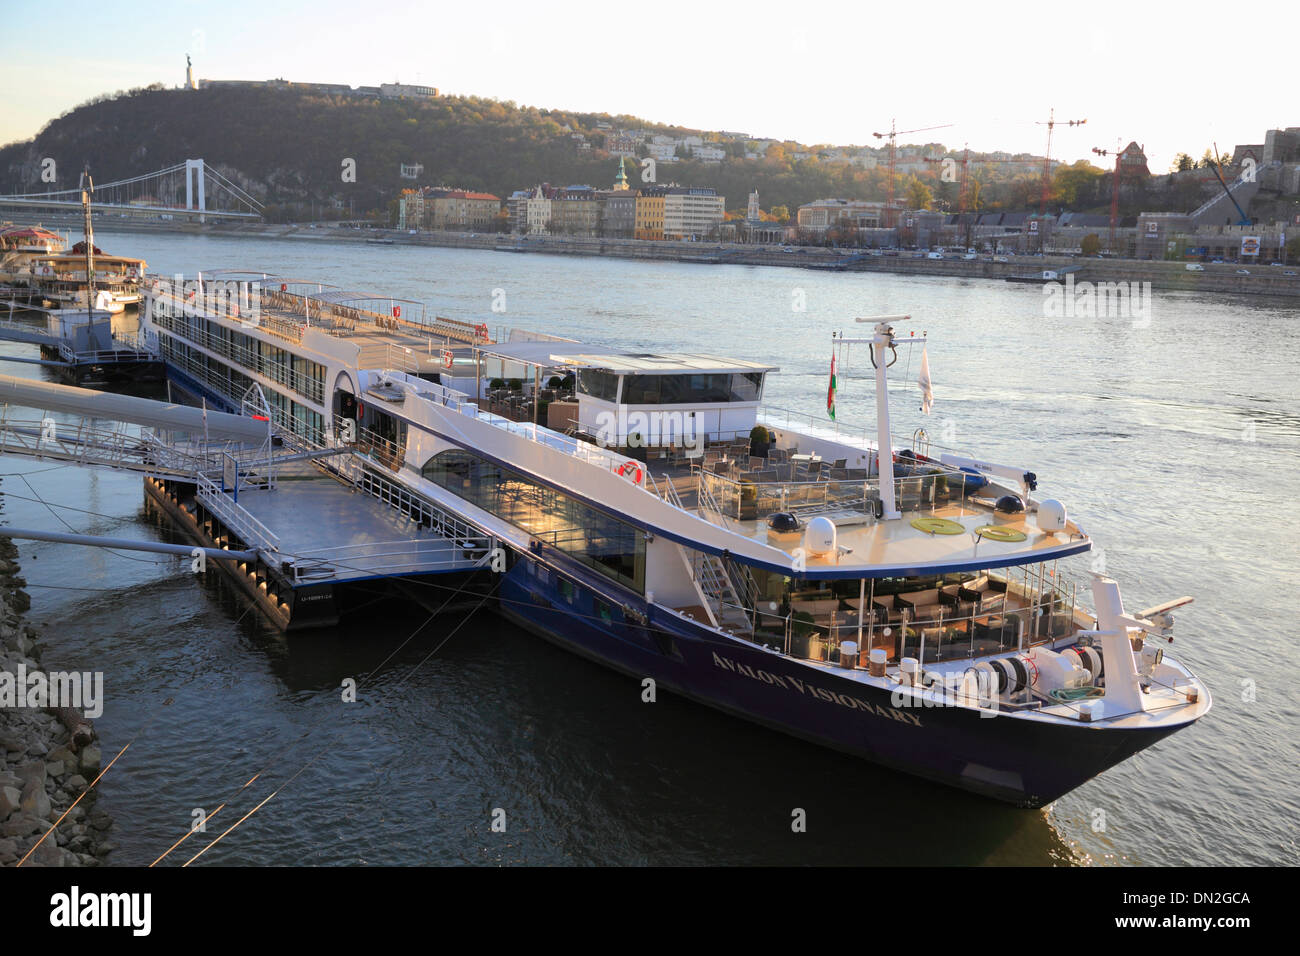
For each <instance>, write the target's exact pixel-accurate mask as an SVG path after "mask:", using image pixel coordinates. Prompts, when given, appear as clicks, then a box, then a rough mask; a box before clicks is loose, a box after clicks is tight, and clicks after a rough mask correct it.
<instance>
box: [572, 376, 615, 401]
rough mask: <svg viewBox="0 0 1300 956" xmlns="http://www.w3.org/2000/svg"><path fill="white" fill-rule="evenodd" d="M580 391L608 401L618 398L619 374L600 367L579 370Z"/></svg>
mask: <svg viewBox="0 0 1300 956" xmlns="http://www.w3.org/2000/svg"><path fill="white" fill-rule="evenodd" d="M578 391H580V392H581V393H582V394H584V395H590V396H591V397H592V398H599V399H603V400H604V401H607V402H613V401H617V399H618V376H617V375H615V374H614V373H613V372H602V371H601V370H599V369H579V370H578Z"/></svg>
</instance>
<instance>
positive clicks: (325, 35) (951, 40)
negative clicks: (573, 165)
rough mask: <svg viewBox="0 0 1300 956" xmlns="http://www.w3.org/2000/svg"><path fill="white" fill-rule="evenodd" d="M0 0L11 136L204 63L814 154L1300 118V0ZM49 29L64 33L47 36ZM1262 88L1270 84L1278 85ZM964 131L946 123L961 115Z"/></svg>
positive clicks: (991, 144)
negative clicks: (891, 143) (53, 3)
mask: <svg viewBox="0 0 1300 956" xmlns="http://www.w3.org/2000/svg"><path fill="white" fill-rule="evenodd" d="M57 6H58V21H59V23H60V26H59V28H58V29H57V30H56V31H51V30H50V29H49V26H50V19H49V18H50V9H51V8H50V7H49V5H48V4H40V3H33V2H31V0H0V91H3V99H2V100H0V103H2V104H3V105H0V144H2V143H8V142H13V141H15V140H25V139H29V138H31V137H32V136H33V135H35V133H36V132H37V131H38V130H39V129H40V128H41V127H42V126H43V125H44V124H45V123H47V122H48V121H49V120H51V119H53V118H55V117H57V116H58V115H59V114H61V113H63V112H65V111H67V110H69V109H71V108H72V107H74V106H76V105H77V104H79V103H82V102H84V101H86V100H88V99H90V98H91V97H94V96H98V95H101V94H104V93H112V92H114V91H116V90H125V89H129V88H131V87H137V86H145V85H148V84H149V83H154V82H160V83H163V84H166V85H169V86H176V85H180V84H181V83H182V82H183V80H184V77H185V56H186V54H187V53H188V54H189V55H190V56H191V57H192V58H193V60H194V75H195V77H196V78H208V79H270V78H273V77H283V78H285V79H288V80H299V81H308V82H331V83H346V84H348V85H350V86H361V85H367V86H373V85H377V84H379V83H381V82H390V81H400V82H403V83H421V84H425V85H428V86H435V87H437V88H438V89H439V90H440V91H441V92H443V93H447V94H467V95H477V96H485V97H493V98H496V99H500V100H513V101H515V102H516V103H518V104H520V105H531V106H538V107H546V108H552V109H567V110H574V111H581V112H609V113H627V114H632V115H635V116H639V117H642V118H644V119H647V120H651V121H654V122H662V123H670V124H674V125H680V126H687V127H692V128H696V129H705V130H714V129H725V130H733V131H742V132H746V133H749V134H751V135H753V136H755V137H758V138H768V139H779V140H787V139H792V140H797V141H799V142H801V143H804V144H806V145H818V144H832V145H851V144H857V145H878V144H879V143H880V142H881V141H880V140H877V139H875V138H874V137H873V136H872V134H873V133H875V132H887V131H888V129H889V126H890V122H891V120H896V121H897V129H899V130H900V131H901V130H913V129H921V128H923V127H933V126H949V128H945V129H938V130H933V131H930V132H925V133H918V134H915V135H910V136H909V135H900V137H899V142H900V143H903V142H918V143H923V142H936V141H937V142H943V143H945V144H946V145H947V146H948V147H949V148H952V149H961V148H962V147H963V146H969V147H970V148H971V149H972V150H980V151H987V150H996V149H1002V150H1007V151H1010V152H1031V153H1035V154H1038V155H1041V154H1042V152H1043V150H1044V147H1045V146H1046V138H1047V129H1046V126H1045V125H1043V123H1044V121H1046V120H1047V118H1048V116H1049V114H1050V112H1051V111H1052V110H1053V109H1055V115H1056V118H1057V119H1058V121H1059V120H1070V119H1086V120H1087V124H1086V125H1085V126H1081V127H1074V128H1071V127H1066V126H1061V125H1058V126H1057V127H1056V131H1055V134H1054V137H1053V146H1052V156H1053V157H1054V158H1058V159H1062V160H1064V161H1066V162H1073V161H1074V160H1077V159H1081V158H1088V159H1092V160H1094V161H1096V162H1097V164H1098V165H1106V166H1109V164H1110V160H1108V159H1102V158H1100V157H1095V156H1093V155H1092V154H1091V149H1092V148H1093V147H1098V148H1104V149H1113V148H1114V147H1115V145H1116V143H1118V142H1121V141H1122V142H1123V143H1124V144H1127V143H1128V142H1129V141H1130V140H1136V141H1137V142H1138V143H1140V144H1142V145H1144V146H1145V148H1146V152H1147V156H1148V161H1149V167H1150V169H1151V170H1152V171H1153V172H1163V171H1165V170H1167V169H1168V168H1169V166H1170V165H1171V164H1172V162H1173V160H1174V157H1175V155H1176V154H1177V153H1179V152H1187V153H1190V154H1192V155H1193V156H1195V157H1200V156H1201V154H1202V153H1204V152H1205V150H1207V149H1209V148H1210V147H1211V145H1212V144H1213V143H1216V142H1217V144H1218V146H1219V149H1220V151H1221V152H1227V151H1229V150H1231V148H1232V146H1233V145H1235V144H1237V143H1259V142H1262V141H1263V136H1264V131H1265V130H1267V129H1274V128H1281V127H1286V126H1288V125H1289V126H1298V125H1300V106H1297V104H1296V102H1295V97H1294V95H1292V96H1290V97H1288V96H1286V95H1285V94H1284V93H1283V92H1282V91H1284V90H1287V89H1288V88H1290V89H1293V88H1294V86H1293V79H1292V72H1293V69H1294V62H1295V39H1294V38H1295V37H1296V36H1297V35H1300V12H1297V10H1300V7H1297V6H1296V5H1294V4H1293V3H1292V4H1288V3H1285V2H1279V3H1276V4H1273V3H1264V4H1259V3H1255V4H1249V5H1247V6H1245V7H1242V8H1232V9H1228V10H1225V11H1224V12H1222V13H1213V14H1212V13H1210V12H1209V10H1210V8H1209V7H1208V6H1206V5H1203V4H1199V3H1197V4H1173V3H1162V4H1154V3H1146V2H1143V0H1136V2H1135V0H1129V2H1125V3H1113V2H1110V0H1103V2H1096V3H1091V4H1087V5H1085V4H1073V5H1062V4H1053V3H1049V2H1037V3H1022V2H1019V0H1009V2H1004V0H999V2H997V3H985V4H976V3H969V2H967V3H947V2H921V3H916V2H913V3H897V4H892V5H890V6H889V7H888V8H882V7H881V6H880V5H879V4H877V3H873V2H871V0H856V2H847V3H842V2H839V0H817V2H815V3H802V4H795V3H791V2H789V0H784V2H780V3H776V2H767V0H751V2H745V3H734V2H730V0H720V2H712V0H705V2H700V0H695V2H679V0H662V2H656V3H628V2H621V3H620V2H618V0H604V2H600V3H593V2H579V0H553V2H550V3H544V2H537V0H531V2H511V3H494V2H480V3H477V4H450V3H440V2H429V3H415V2H407V0H389V2H378V3H362V2H359V0H316V2H313V3H310V4H306V3H302V4H300V3H296V2H293V0H286V2H271V3H268V2H265V0H263V2H260V3H254V2H248V0H226V2H222V3H211V2H186V0H172V2H169V3H156V2H141V3H131V2H125V3H103V2H102V0H99V2H95V3H83V2H80V0H68V2H60V3H59V4H58V5H57ZM45 37H49V39H44V38H45ZM1264 91H1267V92H1264ZM949 124H950V125H949Z"/></svg>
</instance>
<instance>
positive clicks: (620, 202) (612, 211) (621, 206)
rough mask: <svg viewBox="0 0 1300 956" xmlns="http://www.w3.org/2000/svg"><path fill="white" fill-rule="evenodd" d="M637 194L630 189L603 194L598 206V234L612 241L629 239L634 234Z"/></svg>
mask: <svg viewBox="0 0 1300 956" xmlns="http://www.w3.org/2000/svg"><path fill="white" fill-rule="evenodd" d="M636 203H637V194H636V192H634V191H633V190H630V189H614V190H611V191H610V192H608V193H605V194H604V196H603V197H602V199H601V204H600V234H601V235H602V236H608V237H610V238H613V239H631V238H633V237H634V236H635V234H636Z"/></svg>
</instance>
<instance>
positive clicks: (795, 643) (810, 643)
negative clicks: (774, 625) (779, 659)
mask: <svg viewBox="0 0 1300 956" xmlns="http://www.w3.org/2000/svg"><path fill="white" fill-rule="evenodd" d="M821 644H822V642H821V641H820V640H819V639H818V635H817V628H816V625H815V624H814V623H813V616H812V615H811V614H809V613H808V612H807V611H795V613H794V617H792V618H791V619H790V653H791V654H793V655H794V656H795V657H802V658H804V659H806V660H821Z"/></svg>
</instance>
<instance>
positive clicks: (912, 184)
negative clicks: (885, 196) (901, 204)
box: [904, 176, 934, 209]
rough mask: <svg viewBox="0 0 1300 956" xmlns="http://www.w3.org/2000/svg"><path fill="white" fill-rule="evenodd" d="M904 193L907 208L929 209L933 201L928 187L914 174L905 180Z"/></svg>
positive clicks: (932, 195)
mask: <svg viewBox="0 0 1300 956" xmlns="http://www.w3.org/2000/svg"><path fill="white" fill-rule="evenodd" d="M904 195H905V196H906V197H907V205H908V208H909V209H929V208H930V204H931V203H932V202H934V194H933V193H931V192H930V187H929V186H927V185H926V184H925V183H923V182H921V180H919V179H917V178H916V177H915V176H912V177H910V178H909V179H908V180H907V186H906V187H905V190H904Z"/></svg>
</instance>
